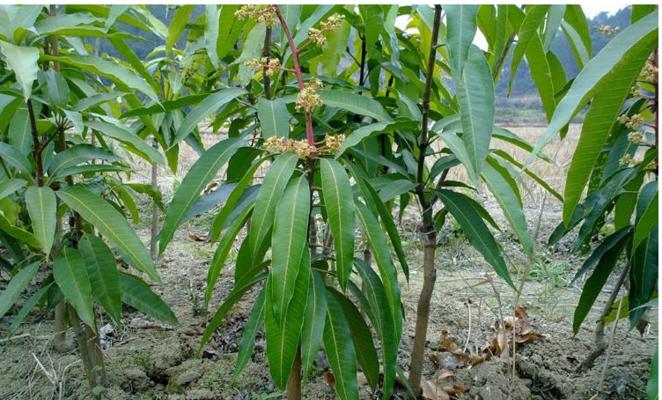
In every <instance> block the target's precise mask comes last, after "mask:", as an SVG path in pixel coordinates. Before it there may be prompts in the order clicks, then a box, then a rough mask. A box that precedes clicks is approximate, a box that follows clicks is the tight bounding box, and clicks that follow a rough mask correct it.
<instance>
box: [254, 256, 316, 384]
mask: <svg viewBox="0 0 662 400" xmlns="http://www.w3.org/2000/svg"><path fill="white" fill-rule="evenodd" d="M298 270H299V275H298V276H297V277H296V283H295V285H294V288H293V290H292V301H291V302H290V304H289V305H288V306H287V310H286V311H285V314H284V315H283V316H282V318H281V321H282V322H281V323H280V324H279V323H278V321H277V320H276V318H275V315H274V313H273V311H274V308H275V306H276V304H277V302H278V301H279V299H274V298H272V297H271V293H272V292H271V291H270V290H269V289H270V286H271V276H270V277H269V281H267V290H269V291H268V292H267V302H266V304H265V307H266V309H265V328H266V336H267V359H268V360H269V371H270V373H271V378H272V379H273V381H274V383H275V384H276V386H277V387H278V388H281V389H282V388H284V387H285V385H286V384H287V380H288V379H289V377H290V372H291V371H292V365H293V363H294V358H295V356H296V353H297V351H298V348H299V344H300V340H301V329H302V327H303V317H304V313H305V311H306V302H307V299H308V285H309V281H310V275H311V266H310V253H309V251H308V250H307V249H306V251H304V256H303V257H302V258H301V265H300V266H299V268H298Z"/></svg>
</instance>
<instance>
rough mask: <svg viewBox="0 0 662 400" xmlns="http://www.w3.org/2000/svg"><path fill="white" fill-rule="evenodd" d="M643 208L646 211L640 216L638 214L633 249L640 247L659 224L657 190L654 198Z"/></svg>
mask: <svg viewBox="0 0 662 400" xmlns="http://www.w3.org/2000/svg"><path fill="white" fill-rule="evenodd" d="M642 208H643V210H644V211H643V212H642V213H641V215H640V216H639V215H637V224H636V225H635V227H634V238H633V239H632V248H633V249H636V248H637V247H639V245H640V244H641V242H643V241H644V239H646V237H647V236H648V234H649V233H650V231H651V230H652V229H653V228H654V227H655V226H657V224H658V215H657V213H658V208H657V192H655V197H653V200H651V202H650V203H648V205H647V206H645V207H642Z"/></svg>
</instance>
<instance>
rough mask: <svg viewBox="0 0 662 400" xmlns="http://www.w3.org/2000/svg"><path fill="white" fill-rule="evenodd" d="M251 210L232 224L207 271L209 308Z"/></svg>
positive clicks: (206, 301)
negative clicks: (219, 279)
mask: <svg viewBox="0 0 662 400" xmlns="http://www.w3.org/2000/svg"><path fill="white" fill-rule="evenodd" d="M251 209H252V207H247V208H246V209H245V210H244V211H243V212H242V213H241V215H240V216H239V217H237V219H235V220H234V221H233V222H232V224H231V225H230V227H229V228H228V230H227V232H226V233H225V235H224V236H223V238H222V239H221V242H220V243H219V244H218V248H217V249H216V252H215V253H214V258H213V259H212V261H211V264H210V265H209V270H208V271H207V289H206V290H205V305H207V306H208V305H209V301H210V300H211V295H212V293H213V291H214V286H215V285H216V281H217V280H218V276H219V274H220V273H221V270H222V269H223V267H224V266H225V261H226V260H227V258H228V254H230V250H231V249H232V245H233V244H234V241H235V239H236V238H237V235H238V234H239V231H240V230H241V228H243V227H244V225H245V224H246V220H247V219H248V215H249V213H250V211H251Z"/></svg>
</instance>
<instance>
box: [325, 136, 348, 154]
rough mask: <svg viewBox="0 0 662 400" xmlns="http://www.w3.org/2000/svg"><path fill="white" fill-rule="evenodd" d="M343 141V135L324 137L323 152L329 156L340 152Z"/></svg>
mask: <svg viewBox="0 0 662 400" xmlns="http://www.w3.org/2000/svg"><path fill="white" fill-rule="evenodd" d="M344 140H345V135H342V134H340V135H326V137H325V138H324V150H325V151H326V152H328V153H329V154H333V153H336V152H337V151H338V150H340V147H341V146H342V143H343V141H344Z"/></svg>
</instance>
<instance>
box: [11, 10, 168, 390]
mask: <svg viewBox="0 0 662 400" xmlns="http://www.w3.org/2000/svg"><path fill="white" fill-rule="evenodd" d="M139 10H140V9H138V8H136V9H133V11H132V12H131V13H125V14H123V12H125V11H127V8H124V7H119V8H110V9H109V8H106V7H90V8H89V9H77V8H76V7H73V8H66V9H65V10H64V13H62V12H59V10H58V9H57V8H55V7H51V8H50V9H48V8H45V7H42V6H3V7H0V21H2V23H1V24H0V25H2V31H1V32H0V53H1V54H2V62H1V63H0V76H1V77H2V78H1V86H0V89H1V93H0V110H1V111H0V113H1V114H0V135H1V138H2V141H1V142H0V154H1V155H2V161H1V163H2V171H1V175H2V177H1V181H0V188H1V189H0V193H1V197H2V198H1V200H0V211H1V215H0V231H1V232H0V241H1V242H2V248H3V250H2V254H1V255H0V260H1V262H0V265H1V267H2V268H3V269H4V270H5V271H6V272H7V273H9V274H11V276H12V278H11V280H10V281H9V284H8V286H7V289H6V290H5V291H3V293H2V295H0V317H2V316H4V315H5V314H6V313H7V312H8V311H9V310H10V309H11V307H12V305H13V304H14V302H15V301H16V300H17V298H18V297H19V295H20V294H21V292H23V291H24V290H25V289H26V288H28V287H29V286H30V283H31V282H33V281H35V280H37V281H38V282H39V283H38V286H37V290H36V291H34V292H33V294H32V296H31V297H30V298H29V299H28V300H27V301H26V302H25V303H24V304H23V306H22V308H21V309H20V310H19V311H18V313H17V314H16V316H15V317H14V319H13V321H12V325H11V329H12V330H13V329H15V328H16V327H18V325H19V324H20V323H21V321H22V320H23V319H24V318H25V316H26V315H27V314H28V312H29V311H30V310H31V309H32V308H33V307H35V306H36V305H37V304H42V305H44V306H45V307H47V308H48V309H52V308H54V307H57V306H58V305H61V306H64V304H65V303H66V304H67V305H66V306H64V309H65V310H66V309H67V308H69V311H68V320H69V322H70V324H71V325H72V326H73V327H74V328H75V329H80V328H81V326H79V324H78V322H77V321H78V320H80V321H82V323H83V324H84V325H85V326H86V328H84V330H85V331H88V332H92V334H91V336H92V338H91V339H90V340H94V337H95V336H98V335H96V334H95V333H94V332H96V321H97V315H96V312H95V305H96V304H98V305H99V306H100V307H101V309H103V311H105V312H106V313H107V314H108V315H109V316H110V317H111V318H112V319H113V321H115V322H116V323H118V324H119V323H121V312H122V304H123V303H124V304H127V305H129V306H132V307H134V308H136V309H139V310H141V311H144V312H146V313H147V314H150V315H152V316H154V317H155V318H159V319H162V320H164V321H167V322H170V323H175V322H176V318H175V315H174V314H173V313H172V311H171V310H170V308H169V307H168V306H167V305H166V304H165V303H164V302H163V301H162V300H161V299H160V298H159V296H158V295H156V294H155V293H154V292H153V291H152V290H151V289H150V287H149V286H148V284H147V283H146V282H145V281H144V280H143V277H147V278H149V279H150V280H151V281H153V282H155V283H159V282H160V278H159V274H158V273H157V271H156V268H155V265H154V262H153V261H152V259H151V258H150V255H149V253H148V252H147V250H146V249H145V247H144V246H143V245H142V242H141V240H140V238H139V237H138V235H137V234H136V233H135V231H134V230H133V228H132V227H131V226H130V225H129V223H128V221H127V217H132V218H133V219H134V220H136V219H137V218H138V210H137V206H136V197H137V196H138V195H139V194H140V193H147V194H149V195H151V196H152V197H153V198H154V200H155V201H156V202H159V203H160V197H159V195H158V194H156V193H154V192H153V191H152V190H151V187H149V186H146V185H140V184H126V183H124V182H123V181H124V180H125V177H126V175H125V173H127V172H130V168H129V162H130V161H131V157H133V156H137V157H141V158H144V159H145V160H147V161H148V162H150V163H160V164H163V163H164V159H163V157H162V156H161V155H160V154H159V152H158V151H156V150H155V149H153V148H152V147H151V146H149V145H148V144H147V143H146V142H145V141H144V139H143V137H144V135H145V134H146V133H145V132H144V131H143V130H142V129H141V127H140V126H137V125H127V124H125V123H123V122H122V121H121V120H120V119H119V118H120V116H121V112H122V110H123V109H130V108H131V107H132V106H135V105H138V104H140V100H139V96H138V94H137V93H136V91H139V92H141V93H143V94H144V95H145V96H148V97H151V98H153V99H155V100H156V99H157V95H156V93H155V92H154V90H153V89H152V87H151V86H150V85H149V84H147V82H146V81H145V80H144V79H143V78H141V77H140V74H139V73H137V72H136V71H135V70H134V69H133V68H132V67H131V66H130V65H128V64H127V63H125V62H122V61H120V60H116V59H110V58H108V57H105V58H102V57H97V56H95V55H92V54H91V51H93V50H92V49H91V48H89V47H88V46H86V45H85V44H84V41H83V39H84V38H89V37H95V38H106V39H108V40H111V41H116V44H117V45H118V48H122V45H123V41H124V40H125V39H126V38H125V36H124V35H123V34H122V33H121V30H120V29H118V27H117V26H115V24H114V21H115V20H122V21H125V22H127V23H130V22H134V23H140V24H141V25H145V26H146V24H147V21H148V18H145V15H144V14H142V15H141V14H140V12H139ZM142 11H144V10H142ZM109 14H110V15H109ZM139 15H141V16H139ZM107 79H108V80H110V81H112V82H113V84H109V81H108V80H107ZM141 134H142V135H143V136H142V137H141ZM67 216H68V220H69V223H68V224H65V223H63V221H64V220H65V219H67ZM120 264H122V265H124V266H127V265H128V266H131V267H133V268H134V269H135V271H134V272H133V273H129V272H125V271H122V270H121V269H120V268H118V266H119V265H120ZM83 340H85V339H83ZM90 351H94V349H90ZM82 356H83V357H84V363H86V359H85V357H86V355H85V354H82ZM98 362H102V361H101V360H99V361H98ZM85 366H86V368H87V367H90V366H91V365H88V364H87V363H86V365H85ZM88 372H90V371H88ZM94 384H95V385H96V384H100V382H94Z"/></svg>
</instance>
